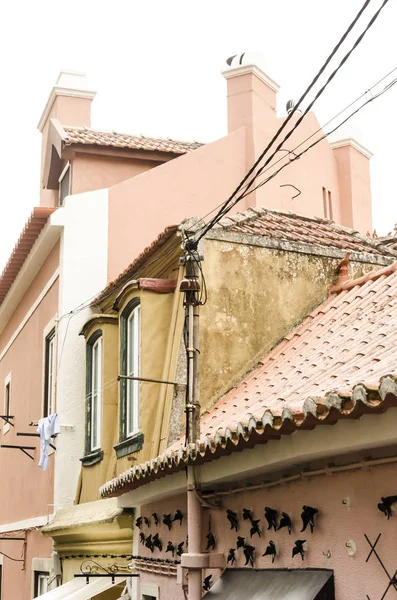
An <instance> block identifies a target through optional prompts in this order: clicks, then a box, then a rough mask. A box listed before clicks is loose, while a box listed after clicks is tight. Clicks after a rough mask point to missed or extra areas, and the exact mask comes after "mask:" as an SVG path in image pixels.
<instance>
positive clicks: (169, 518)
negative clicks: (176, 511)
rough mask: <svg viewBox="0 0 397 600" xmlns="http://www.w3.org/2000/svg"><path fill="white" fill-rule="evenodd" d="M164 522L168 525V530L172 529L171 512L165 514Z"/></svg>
mask: <svg viewBox="0 0 397 600" xmlns="http://www.w3.org/2000/svg"><path fill="white" fill-rule="evenodd" d="M163 523H164V525H167V527H168V531H171V527H172V517H171V515H170V514H169V513H168V514H167V515H163Z"/></svg>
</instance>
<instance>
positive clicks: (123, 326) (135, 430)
mask: <svg viewBox="0 0 397 600" xmlns="http://www.w3.org/2000/svg"><path fill="white" fill-rule="evenodd" d="M132 319H134V320H135V319H137V320H136V325H135V326H134V330H133V336H132V338H133V340H134V344H135V349H137V352H135V357H136V358H135V359H134V365H133V367H132V368H129V366H128V363H129V362H130V358H131V352H132V349H131V347H130V344H129V340H130V339H131V337H130V335H129V334H130V331H131V321H132ZM141 323H142V311H141V301H140V298H133V299H132V300H130V301H129V302H128V304H127V305H126V307H125V308H124V310H123V311H122V313H121V316H120V375H130V374H132V373H134V374H135V376H138V377H139V373H140V372H141ZM119 393H120V396H119V398H120V402H119V407H120V411H119V443H118V444H116V446H114V448H115V450H116V455H117V458H121V457H122V456H126V455H127V454H131V453H132V452H138V451H139V450H141V449H142V446H143V434H142V432H141V431H140V429H139V426H140V419H139V413H140V382H139V381H132V380H128V379H124V378H121V379H120V388H119ZM131 395H132V398H131ZM132 405H134V406H133V410H131V407H132ZM134 415H135V417H134Z"/></svg>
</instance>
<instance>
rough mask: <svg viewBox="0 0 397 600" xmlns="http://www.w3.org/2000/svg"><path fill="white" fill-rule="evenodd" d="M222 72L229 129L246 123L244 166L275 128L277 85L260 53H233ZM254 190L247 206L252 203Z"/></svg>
mask: <svg viewBox="0 0 397 600" xmlns="http://www.w3.org/2000/svg"><path fill="white" fill-rule="evenodd" d="M226 62H227V64H228V65H229V66H230V68H229V69H226V70H225V71H223V72H222V75H223V76H224V78H225V79H226V81H227V113H228V133H232V132H233V131H236V130H237V129H240V128H242V127H245V129H246V148H247V165H246V167H247V169H249V168H250V167H251V166H252V165H253V164H254V162H255V160H256V159H257V158H258V156H259V154H260V152H261V151H262V150H263V148H264V147H265V145H266V141H268V140H269V139H270V137H271V135H273V134H274V133H275V131H276V129H277V115H276V96H277V92H278V90H279V85H278V84H277V83H276V82H275V81H274V80H273V79H272V78H271V77H270V76H269V75H268V74H267V73H268V71H269V68H268V65H267V63H266V61H265V59H264V57H263V56H262V55H261V54H258V53H252V52H250V53H248V52H245V53H243V54H236V55H235V56H232V57H231V58H229V59H228V60H227V61H226ZM255 204H256V198H255V193H254V194H251V195H250V196H248V197H247V199H246V206H247V207H248V206H255Z"/></svg>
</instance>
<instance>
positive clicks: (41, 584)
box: [34, 571, 50, 598]
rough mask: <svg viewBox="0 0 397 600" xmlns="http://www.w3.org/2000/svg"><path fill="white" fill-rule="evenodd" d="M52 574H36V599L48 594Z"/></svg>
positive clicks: (45, 572) (41, 572)
mask: <svg viewBox="0 0 397 600" xmlns="http://www.w3.org/2000/svg"><path fill="white" fill-rule="evenodd" d="M49 576H50V574H49V573H48V572H47V571H35V572H34V597H35V598H38V596H42V595H43V594H45V593H46V592H48V578H49Z"/></svg>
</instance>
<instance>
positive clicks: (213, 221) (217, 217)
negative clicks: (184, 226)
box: [194, 0, 389, 244]
mask: <svg viewBox="0 0 397 600" xmlns="http://www.w3.org/2000/svg"><path fill="white" fill-rule="evenodd" d="M388 2H389V0H383V3H382V4H381V6H380V8H379V9H378V10H377V11H376V12H375V14H374V15H373V16H372V18H371V20H370V21H369V23H368V25H367V26H366V28H365V29H364V31H363V32H362V33H361V34H360V35H359V37H358V38H357V39H356V41H355V42H354V44H353V46H352V47H351V49H350V50H349V52H347V54H345V56H344V57H343V58H342V60H341V61H340V63H339V65H338V66H337V67H336V69H334V71H333V72H332V73H331V75H330V76H329V77H328V79H327V81H326V82H325V84H324V85H323V86H322V87H321V88H320V90H319V91H318V92H317V94H316V95H315V97H314V99H313V100H312V102H311V103H310V104H309V105H308V107H307V108H306V110H305V112H304V113H303V114H302V115H301V116H300V117H299V119H298V121H297V122H296V124H295V125H294V127H293V128H292V129H291V130H290V131H289V132H288V133H287V134H286V136H285V137H284V138H283V140H282V141H281V142H280V143H279V145H278V146H277V148H276V150H275V151H274V152H273V154H271V156H270V157H269V158H268V159H267V161H266V162H265V164H264V165H263V166H262V167H261V169H259V171H258V172H257V173H256V174H255V175H254V176H253V178H252V179H251V180H250V181H249V182H248V183H247V184H246V186H245V189H244V192H243V193H245V192H247V191H248V190H249V188H250V187H252V185H253V183H254V182H255V180H256V179H257V178H258V176H259V175H260V174H261V172H262V171H263V169H264V168H265V167H266V166H267V165H268V164H269V162H270V161H271V160H272V158H273V157H274V155H275V154H276V153H277V152H278V151H279V150H280V149H281V147H282V146H283V145H284V143H285V141H287V140H288V139H289V138H290V137H291V135H292V134H293V132H294V131H295V130H296V129H297V127H298V126H299V125H300V123H301V122H302V120H303V119H304V117H305V116H306V114H307V113H308V112H309V110H310V109H311V108H312V107H313V105H314V103H315V102H316V101H317V100H318V98H319V97H320V96H321V95H322V94H323V92H324V90H325V89H326V87H327V86H328V85H329V83H330V82H331V81H332V80H333V78H334V77H335V75H336V74H337V73H338V71H339V70H340V69H341V68H342V66H343V65H344V64H345V62H346V61H347V60H348V58H349V57H350V55H351V54H352V52H353V51H354V50H355V49H356V48H357V46H358V45H359V44H360V43H361V41H362V39H363V38H364V36H365V35H366V33H367V32H368V30H369V29H370V28H371V27H372V25H373V24H374V22H375V21H376V19H377V18H378V16H379V14H380V12H381V11H382V10H383V8H384V7H385V6H386V4H387V3H388ZM368 4H369V2H368V1H367V2H365V3H364V5H363V7H362V8H361V10H360V11H359V13H358V15H357V16H356V17H355V19H354V21H353V22H352V23H351V24H350V25H349V27H348V29H347V30H346V32H345V34H344V35H343V36H342V38H341V40H340V41H339V42H338V44H337V46H335V48H334V49H333V51H332V52H331V54H330V56H329V57H328V59H327V60H326V62H325V63H324V65H323V67H322V68H321V69H320V71H319V73H318V74H317V75H316V77H315V78H314V79H313V81H312V83H311V84H310V85H309V88H307V90H306V91H305V93H304V94H303V96H302V97H301V98H300V99H299V101H298V103H297V104H296V105H295V107H294V109H293V110H292V111H291V113H290V114H289V115H288V117H287V118H286V119H285V121H284V122H283V124H282V125H281V127H280V128H279V129H278V130H277V132H276V134H275V135H274V136H273V138H272V140H271V141H270V142H269V144H268V145H267V146H266V148H265V150H264V151H263V152H262V153H261V155H260V156H259V158H258V159H257V160H256V162H255V164H254V165H253V167H251V169H250V170H249V171H248V173H247V175H246V176H245V177H244V178H243V179H242V181H241V182H240V183H239V185H238V186H237V188H236V190H235V191H234V192H233V193H232V194H231V196H229V198H228V199H227V200H226V201H225V202H224V203H223V205H222V208H221V209H220V210H219V211H218V213H217V214H216V215H215V217H214V218H213V219H211V221H210V222H209V223H208V224H207V226H206V227H205V228H204V231H203V232H202V233H201V234H200V235H199V236H198V237H196V238H195V240H194V243H195V244H197V243H198V242H199V241H200V239H201V238H202V237H203V236H204V235H205V234H206V233H207V232H208V231H209V230H210V229H212V227H213V226H214V225H215V224H216V223H217V222H218V221H219V220H220V219H221V218H222V217H223V216H224V215H225V214H227V212H229V210H230V208H231V206H234V205H235V204H236V202H233V198H234V197H235V196H236V194H237V193H238V192H239V191H240V190H241V188H242V187H243V185H244V184H245V183H246V181H247V179H249V177H250V176H251V175H252V173H253V172H254V171H255V169H256V167H257V166H258V165H259V163H260V162H261V161H262V159H263V158H264V156H265V155H266V154H267V152H268V150H269V149H270V147H271V146H272V145H273V143H274V141H275V139H277V137H278V136H279V135H280V132H281V131H282V130H283V129H284V128H285V127H286V125H287V123H288V122H289V120H290V119H291V118H292V115H293V114H294V112H296V110H297V108H298V107H299V105H300V103H301V102H302V99H303V98H304V97H306V96H307V94H308V92H309V91H310V90H311V89H312V87H313V85H314V84H315V83H316V82H317V80H318V79H319V77H320V76H321V74H322V73H323V71H324V70H325V68H326V66H327V65H328V64H329V62H330V60H331V59H332V58H333V56H334V55H335V53H336V51H337V50H338V49H339V47H340V46H341V44H342V43H343V41H344V40H345V39H346V37H347V35H348V33H350V31H351V29H352V28H353V26H354V25H355V23H356V22H357V20H358V19H359V17H360V16H361V14H362V12H363V11H364V10H365V8H366V7H367V6H368Z"/></svg>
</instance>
